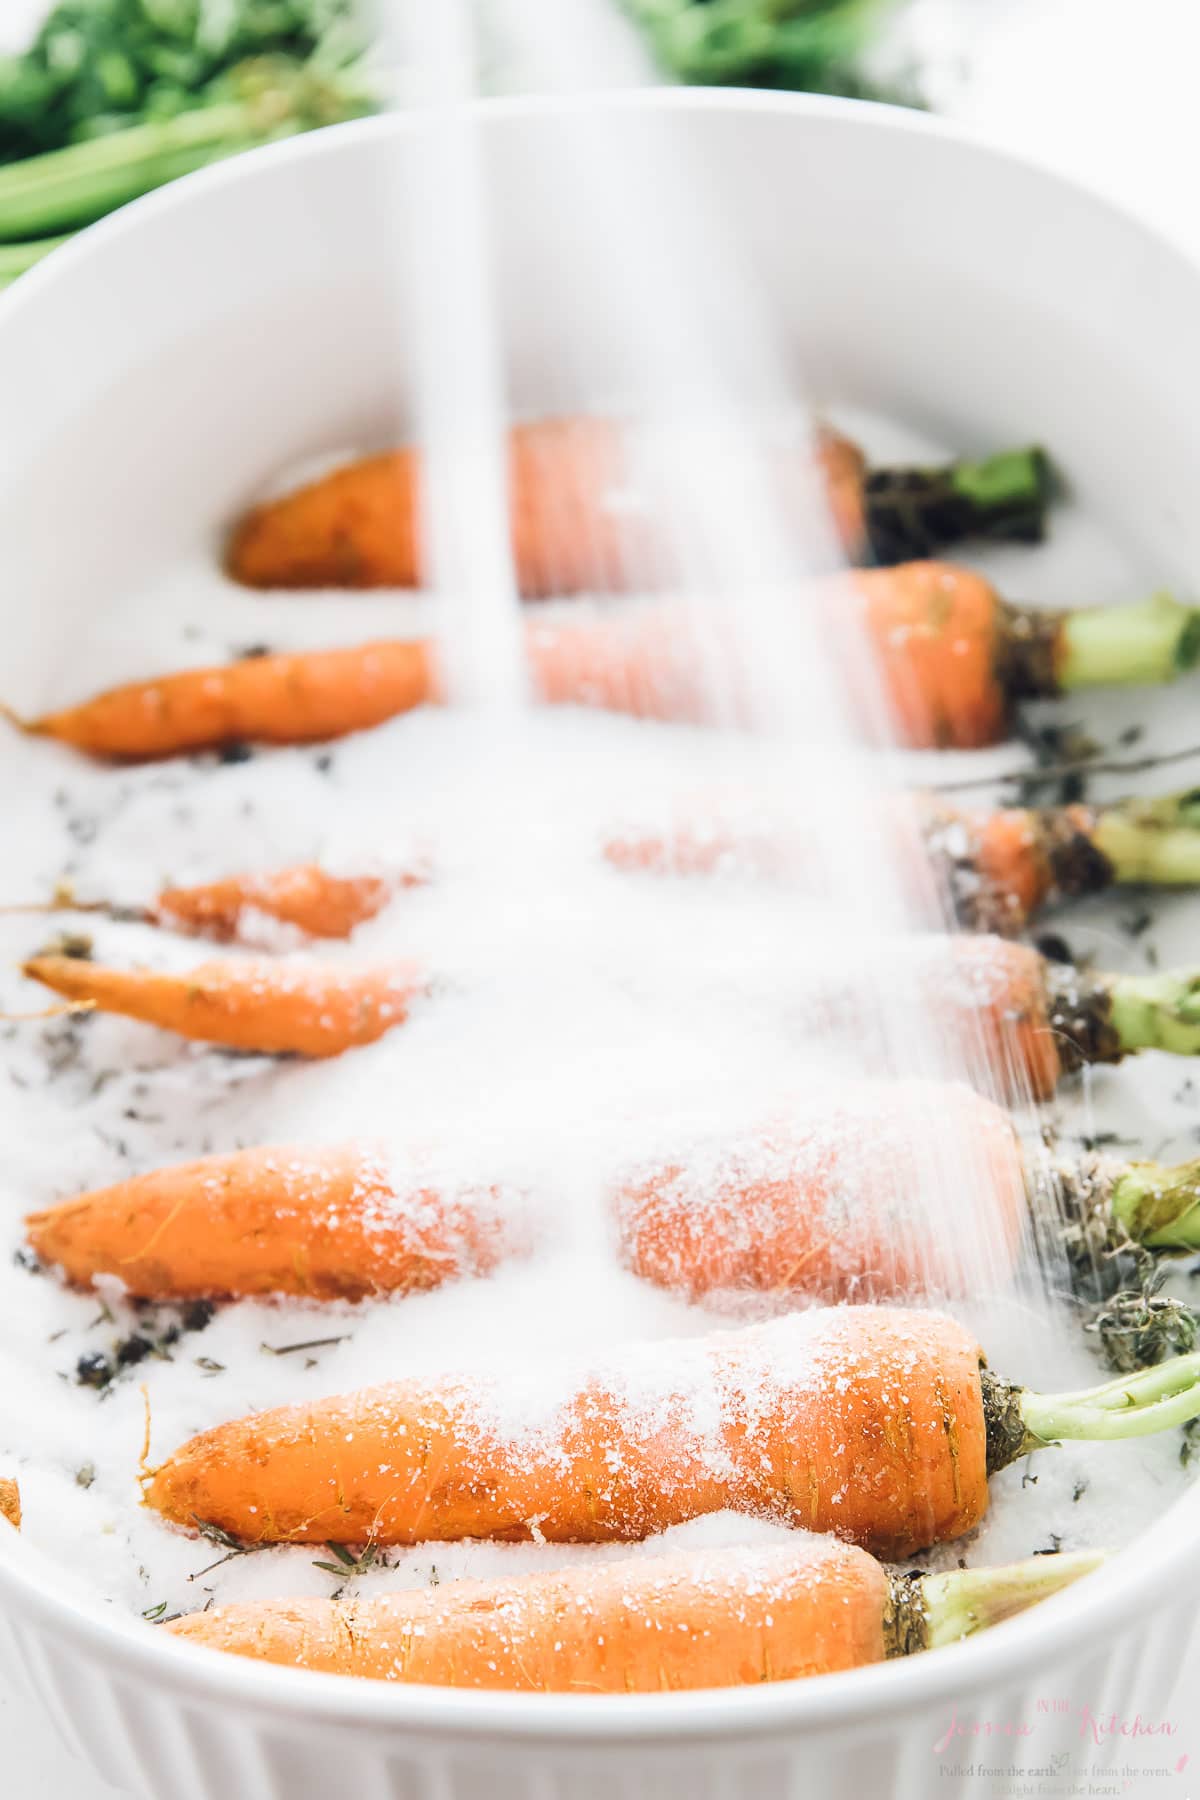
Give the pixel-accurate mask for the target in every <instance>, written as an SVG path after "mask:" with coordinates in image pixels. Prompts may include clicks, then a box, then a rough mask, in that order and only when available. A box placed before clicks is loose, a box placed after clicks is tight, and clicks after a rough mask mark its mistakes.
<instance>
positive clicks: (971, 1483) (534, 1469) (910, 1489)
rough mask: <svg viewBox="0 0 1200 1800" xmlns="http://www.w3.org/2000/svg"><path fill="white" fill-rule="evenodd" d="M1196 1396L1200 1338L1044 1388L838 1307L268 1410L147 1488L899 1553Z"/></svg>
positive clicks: (217, 1515)
mask: <svg viewBox="0 0 1200 1800" xmlns="http://www.w3.org/2000/svg"><path fill="white" fill-rule="evenodd" d="M530 1383H532V1384H533V1391H532V1393H527V1392H525V1391H524V1390H525V1389H526V1388H527V1387H528V1386H529V1384H530ZM514 1394H515V1395H516V1397H517V1398H516V1406H517V1412H516V1414H515V1415H514ZM522 1401H524V1402H525V1403H524V1404H522ZM1197 1413H1200V1356H1192V1357H1178V1358H1176V1359H1175V1360H1174V1361H1173V1362H1169V1363H1164V1364H1161V1365H1160V1366H1159V1367H1157V1368H1155V1369H1151V1370H1148V1371H1145V1372H1143V1373H1141V1374H1138V1375H1134V1376H1131V1377H1127V1378H1126V1380H1125V1383H1124V1385H1123V1386H1122V1385H1121V1384H1110V1385H1109V1386H1108V1387H1105V1388H1100V1389H1095V1390H1092V1391H1090V1392H1088V1393H1087V1394H1085V1395H1065V1396H1064V1395H1053V1396H1042V1395H1037V1394H1034V1393H1032V1392H1030V1391H1029V1390H1028V1389H1024V1388H1017V1387H1014V1386H1012V1384H1010V1383H1006V1382H1003V1381H1001V1380H1000V1379H999V1378H998V1377H996V1376H993V1375H991V1374H989V1373H988V1372H987V1371H986V1370H984V1369H982V1367H981V1358H980V1351H979V1346H978V1344H977V1343H976V1342H975V1340H974V1339H973V1338H972V1337H971V1335H970V1333H969V1332H967V1331H966V1330H964V1328H963V1327H962V1326H960V1325H958V1324H957V1323H956V1322H955V1321H954V1320H952V1319H949V1318H947V1317H945V1316H944V1315H942V1314H938V1313H930V1312H903V1311H899V1310H891V1309H881V1308H877V1307H872V1306H854V1307H833V1308H829V1309H826V1310H823V1311H817V1312H809V1313H793V1314H790V1315H788V1316H786V1317H784V1318H782V1319H777V1320H773V1321H771V1322H770V1323H768V1324H765V1325H755V1326H752V1327H750V1328H748V1329H745V1330H741V1331H734V1332H727V1333H717V1334H715V1335H713V1336H711V1337H708V1338H692V1339H688V1340H686V1341H684V1342H682V1343H678V1344H674V1345H670V1346H664V1345H662V1344H651V1345H647V1346H632V1347H629V1348H627V1349H625V1350H624V1351H623V1352H621V1353H618V1354H616V1355H614V1356H613V1357H612V1358H611V1359H610V1360H609V1362H608V1363H607V1364H606V1365H604V1366H601V1367H600V1368H598V1369H594V1370H591V1371H585V1372H582V1373H580V1374H571V1373H569V1372H568V1373H566V1374H565V1376H564V1374H563V1372H562V1371H560V1370H554V1371H551V1372H547V1371H546V1370H545V1368H544V1367H543V1368H541V1369H539V1370H537V1371H534V1370H532V1369H530V1370H528V1371H526V1373H525V1375H524V1376H521V1377H518V1376H516V1375H515V1374H514V1373H513V1372H512V1371H507V1372H504V1371H501V1372H490V1371H489V1372H487V1373H485V1372H483V1371H476V1372H474V1373H472V1374H471V1375H467V1376H451V1377H446V1378H443V1379H442V1380H440V1381H432V1382H416V1381H413V1382H393V1383H390V1384H388V1385H386V1386H383V1387H376V1388H368V1389H365V1390H363V1391H362V1392H359V1393H353V1394H347V1395H343V1396H340V1397H335V1398H333V1399H328V1400H318V1401H314V1402H311V1403H308V1404H304V1405H298V1406H285V1407H279V1408H276V1409H275V1410H273V1411H268V1412H261V1413H256V1414H254V1415H252V1416H251V1417H249V1418H245V1419H239V1420H235V1421H233V1422H232V1423H229V1424H225V1425H219V1426H217V1427H216V1428H215V1429H213V1430H211V1431H206V1432H202V1433H201V1434H200V1435H199V1436H198V1437H194V1438H192V1439H190V1440H189V1441H188V1442H187V1443H185V1444H184V1445H182V1446H181V1447H180V1449H178V1450H177V1451H176V1452H175V1454H174V1455H173V1456H171V1457H169V1458H168V1460H167V1461H166V1462H165V1463H163V1464H161V1465H160V1466H159V1467H158V1468H157V1469H154V1470H150V1471H148V1472H147V1474H146V1477H145V1498H146V1501H147V1504H148V1505H150V1506H151V1507H153V1508H155V1509H156V1510H157V1511H158V1512H159V1513H161V1514H162V1516H163V1517H164V1518H165V1519H167V1520H169V1521H171V1522H173V1523H174V1524H177V1525H182V1526H185V1527H186V1526H195V1525H196V1523H197V1522H199V1521H203V1522H204V1524H205V1525H206V1526H207V1527H210V1528H212V1527H215V1528H217V1529H219V1530H220V1531H223V1532H226V1533H228V1534H229V1535H230V1536H233V1537H236V1538H238V1539H239V1540H244V1541H246V1542H252V1543H285V1542H286V1543H318V1542H326V1541H327V1542H331V1543H349V1544H353V1543H367V1542H372V1543H379V1544H411V1543H418V1542H422V1541H433V1542H436V1541H443V1540H453V1539H461V1538H474V1537H484V1538H499V1539H529V1538H535V1537H536V1538H545V1539H547V1540H549V1541H551V1542H556V1543H562V1542H586V1543H604V1542H609V1541H612V1540H616V1539H630V1538H642V1537H648V1536H651V1535H652V1534H653V1533H655V1532H658V1531H662V1530H664V1529H666V1528H667V1527H668V1526H670V1525H676V1524H681V1523H683V1522H684V1521H685V1520H687V1519H691V1518H696V1517H699V1516H700V1515H702V1514H705V1513H711V1512H718V1511H721V1510H723V1509H725V1508H727V1507H731V1508H734V1509H735V1510H737V1511H740V1512H745V1513H754V1514H762V1515H766V1516H768V1517H771V1518H774V1519H777V1520H780V1521H782V1522H783V1523H785V1524H790V1525H800V1526H804V1527H807V1528H808V1529H810V1530H816V1531H822V1532H833V1533H836V1535H837V1536H839V1537H842V1538H846V1539H848V1540H849V1541H850V1542H853V1543H857V1544H859V1545H861V1546H862V1547H863V1548H864V1549H868V1550H871V1551H873V1552H874V1553H875V1554H876V1555H879V1556H882V1557H884V1558H886V1559H888V1560H896V1559H898V1558H900V1557H903V1556H907V1555H909V1554H911V1553H912V1552H913V1551H915V1550H917V1549H920V1548H923V1547H925V1546H927V1545H930V1544H934V1543H938V1542H940V1541H942V1540H943V1539H949V1538H955V1537H960V1536H962V1535H963V1534H964V1533H965V1532H968V1531H970V1530H972V1529H973V1527H974V1526H975V1525H976V1524H978V1522H979V1520H980V1519H981V1518H982V1517H983V1514H984V1512H985V1511H986V1509H987V1500H988V1488H987V1481H988V1476H989V1474H990V1473H993V1472H994V1471H995V1470H996V1469H998V1468H1003V1467H1005V1466H1006V1465H1007V1464H1008V1463H1010V1462H1012V1461H1014V1460H1015V1459H1016V1458H1017V1457H1019V1456H1021V1455H1024V1454H1026V1453H1027V1451H1029V1450H1030V1449H1032V1448H1034V1447H1036V1446H1037V1445H1039V1444H1041V1443H1043V1442H1051V1441H1057V1440H1059V1439H1061V1438H1064V1437H1074V1436H1083V1437H1095V1438H1108V1437H1118V1436H1129V1435H1135V1434H1140V1433H1142V1432H1146V1431H1152V1430H1159V1429H1165V1428H1167V1427H1168V1426H1170V1425H1175V1424H1180V1423H1183V1422H1184V1421H1185V1420H1187V1419H1189V1418H1191V1417H1193V1416H1195V1415H1196V1414H1197Z"/></svg>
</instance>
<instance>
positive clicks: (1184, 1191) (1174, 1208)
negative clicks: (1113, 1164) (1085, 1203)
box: [1109, 1160, 1200, 1250]
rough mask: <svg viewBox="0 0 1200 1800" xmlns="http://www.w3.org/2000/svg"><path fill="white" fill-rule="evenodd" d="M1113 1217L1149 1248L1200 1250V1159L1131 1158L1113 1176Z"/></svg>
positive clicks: (1111, 1202)
mask: <svg viewBox="0 0 1200 1800" xmlns="http://www.w3.org/2000/svg"><path fill="white" fill-rule="evenodd" d="M1109 1206H1110V1209H1111V1211H1112V1214H1113V1217H1114V1218H1115V1219H1116V1220H1117V1222H1118V1223H1119V1224H1120V1225H1122V1226H1123V1227H1124V1228H1125V1230H1126V1231H1127V1232H1128V1233H1129V1235H1130V1237H1131V1238H1133V1239H1134V1241H1135V1242H1136V1243H1139V1244H1145V1246H1146V1248H1147V1249H1148V1250H1200V1160H1196V1161H1194V1162H1186V1163H1179V1164H1177V1165H1176V1166H1175V1167H1173V1168H1172V1167H1171V1166H1169V1165H1167V1164H1164V1163H1157V1162H1135V1163H1127V1164H1126V1165H1125V1166H1124V1168H1123V1169H1122V1170H1121V1172H1120V1174H1119V1175H1117V1177H1116V1179H1115V1181H1114V1182H1113V1189H1112V1197H1111V1199H1110V1201H1109Z"/></svg>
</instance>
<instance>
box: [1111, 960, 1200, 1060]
mask: <svg viewBox="0 0 1200 1800" xmlns="http://www.w3.org/2000/svg"><path fill="white" fill-rule="evenodd" d="M1100 981H1101V983H1102V985H1103V987H1104V988H1105V989H1106V990H1107V993H1108V1002H1109V1022H1110V1024H1111V1026H1112V1029H1113V1031H1114V1033H1115V1035H1116V1040H1117V1044H1118V1046H1119V1050H1118V1054H1120V1055H1125V1054H1128V1053H1129V1052H1131V1051H1135V1050H1166V1051H1169V1052H1170V1053H1171V1055H1173V1056H1200V973H1197V972H1196V971H1194V970H1188V969H1176V970H1173V971H1168V972H1167V973H1166V974H1164V975H1105V976H1103V977H1100Z"/></svg>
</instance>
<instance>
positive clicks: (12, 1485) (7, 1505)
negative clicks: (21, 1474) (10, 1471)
mask: <svg viewBox="0 0 1200 1800" xmlns="http://www.w3.org/2000/svg"><path fill="white" fill-rule="evenodd" d="M0 1519H7V1520H8V1522H9V1524H10V1525H11V1526H12V1528H13V1530H14V1531H20V1529H21V1490H20V1488H19V1487H18V1486H17V1484H16V1482H15V1481H10V1480H9V1479H8V1478H7V1477H0Z"/></svg>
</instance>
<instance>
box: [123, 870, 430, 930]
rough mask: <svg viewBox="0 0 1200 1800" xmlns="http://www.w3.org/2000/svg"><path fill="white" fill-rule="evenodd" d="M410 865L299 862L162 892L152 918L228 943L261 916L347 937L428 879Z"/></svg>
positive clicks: (303, 928) (282, 923) (177, 928)
mask: <svg viewBox="0 0 1200 1800" xmlns="http://www.w3.org/2000/svg"><path fill="white" fill-rule="evenodd" d="M427 878H428V877H427V875H426V873H425V871H424V868H423V867H422V866H421V865H420V864H418V863H415V862H414V863H413V864H412V865H410V866H409V867H407V868H404V869H402V870H399V871H398V872H396V873H395V874H388V875H365V874H364V875H333V874H331V873H330V872H329V871H328V870H327V869H322V868H320V867H319V866H318V865H317V864H315V863H301V864H299V865H297V866H295V867H292V868H287V869H276V870H273V871H268V872H267V873H265V874H258V875H229V876H226V877H225V879H224V880H223V881H210V882H205V883H202V884H201V885H200V886H198V887H170V888H164V889H163V891H162V893H160V894H159V896H158V899H157V900H156V901H155V903H154V905H153V907H152V908H151V909H150V916H151V918H152V919H153V920H154V921H155V922H157V923H160V924H163V925H170V926H172V927H174V928H175V929H176V930H178V931H188V932H193V933H194V934H195V935H196V936H198V937H211V938H217V939H219V940H220V941H222V942H225V943H228V942H230V941H232V940H233V939H235V938H237V937H239V936H241V935H242V934H243V927H244V924H245V919H246V916H247V915H251V916H253V915H255V914H265V915H266V917H267V918H269V919H277V920H278V921H279V923H280V924H281V925H291V926H293V927H294V928H295V929H296V930H297V931H302V932H304V933H305V935H306V936H307V937H314V938H345V937H349V936H350V933H351V932H352V931H353V930H354V928H355V926H356V925H362V924H364V923H365V922H366V921H367V920H368V919H373V918H374V917H375V915H376V913H379V912H382V910H383V908H384V907H385V906H386V905H387V904H388V901H389V900H390V899H391V898H392V896H393V894H395V893H396V892H398V891H399V890H400V889H401V888H407V887H418V886H420V885H421V883H422V882H424V881H425V880H427Z"/></svg>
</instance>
